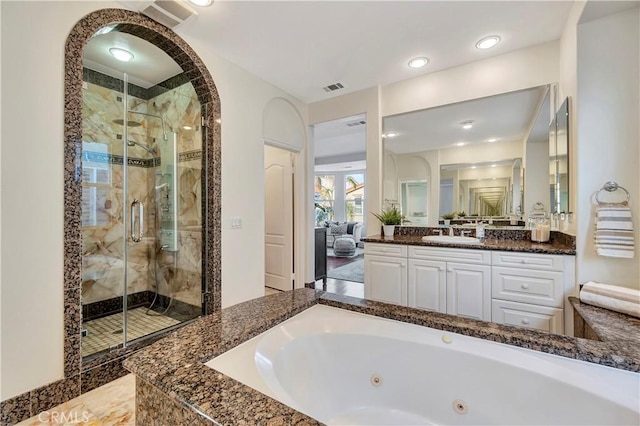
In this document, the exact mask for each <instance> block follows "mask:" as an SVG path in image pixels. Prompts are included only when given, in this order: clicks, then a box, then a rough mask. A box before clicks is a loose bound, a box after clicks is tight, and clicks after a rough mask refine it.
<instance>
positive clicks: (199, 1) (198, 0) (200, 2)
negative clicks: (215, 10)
mask: <svg viewBox="0 0 640 426" xmlns="http://www.w3.org/2000/svg"><path fill="white" fill-rule="evenodd" d="M189 3H191V4H195V5H196V6H202V7H206V6H211V5H212V4H213V0H189Z"/></svg>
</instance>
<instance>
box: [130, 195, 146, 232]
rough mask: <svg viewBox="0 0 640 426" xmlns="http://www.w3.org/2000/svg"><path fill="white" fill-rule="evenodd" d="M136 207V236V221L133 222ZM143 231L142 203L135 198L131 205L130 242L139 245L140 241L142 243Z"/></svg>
mask: <svg viewBox="0 0 640 426" xmlns="http://www.w3.org/2000/svg"><path fill="white" fill-rule="evenodd" d="M136 205H137V206H138V221H137V222H138V234H137V235H136V220H135V219H136V215H135V212H136ZM143 229H144V205H143V204H142V201H140V200H138V199H137V198H136V199H134V200H133V202H132V203H131V240H132V241H133V242H134V243H139V242H140V241H142V237H143V236H144V233H143Z"/></svg>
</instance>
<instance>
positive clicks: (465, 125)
mask: <svg viewBox="0 0 640 426" xmlns="http://www.w3.org/2000/svg"><path fill="white" fill-rule="evenodd" d="M472 127H473V121H465V122H463V123H462V128H463V129H465V130H469V129H470V128H472Z"/></svg>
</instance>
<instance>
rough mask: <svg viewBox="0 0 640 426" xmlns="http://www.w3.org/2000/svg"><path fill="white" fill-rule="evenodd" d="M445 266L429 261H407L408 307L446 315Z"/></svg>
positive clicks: (441, 263) (443, 263)
mask: <svg viewBox="0 0 640 426" xmlns="http://www.w3.org/2000/svg"><path fill="white" fill-rule="evenodd" d="M446 267H447V264H446V263H445V262H437V261H431V260H414V259H410V260H409V268H408V276H407V285H408V292H409V294H408V302H409V303H408V305H409V306H410V307H412V308H418V309H424V310H426V311H434V312H442V313H447V275H446V274H447V271H446Z"/></svg>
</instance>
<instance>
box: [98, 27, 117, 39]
mask: <svg viewBox="0 0 640 426" xmlns="http://www.w3.org/2000/svg"><path fill="white" fill-rule="evenodd" d="M115 27H116V26H115V25H107V26H106V27H102V28H100V29H99V30H98V31H96V32H95V33H94V34H93V36H94V37H95V36H99V35H104V34H109V33H110V32H111V31H113V29H114V28H115Z"/></svg>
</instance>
